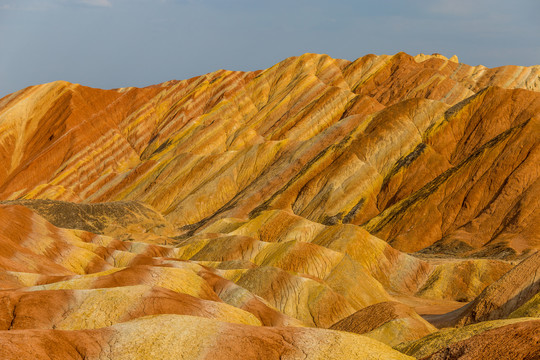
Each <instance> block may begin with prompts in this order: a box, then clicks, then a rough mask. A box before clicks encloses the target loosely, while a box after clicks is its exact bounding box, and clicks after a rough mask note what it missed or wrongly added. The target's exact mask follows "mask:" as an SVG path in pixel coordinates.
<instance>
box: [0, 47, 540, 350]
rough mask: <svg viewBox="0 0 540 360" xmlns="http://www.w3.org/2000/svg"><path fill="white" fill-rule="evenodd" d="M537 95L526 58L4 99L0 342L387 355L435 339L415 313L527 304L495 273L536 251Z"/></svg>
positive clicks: (312, 67)
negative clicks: (521, 63) (511, 62)
mask: <svg viewBox="0 0 540 360" xmlns="http://www.w3.org/2000/svg"><path fill="white" fill-rule="evenodd" d="M539 91H540V67H539V66H533V67H518V66H505V67H500V68H495V69H488V68H485V67H483V66H476V67H472V66H469V65H466V64H462V63H459V62H458V61H457V58H455V57H453V58H452V59H450V60H448V59H446V58H444V57H442V56H440V55H434V56H425V55H422V54H421V55H418V56H416V57H411V56H409V55H407V54H404V53H399V54H396V55H394V56H387V55H382V56H375V55H367V56H364V57H362V58H359V59H357V60H356V61H354V62H350V61H346V60H340V59H332V58H330V57H328V56H327V55H316V54H305V55H302V56H300V57H294V58H289V59H286V60H284V61H282V62H280V63H278V64H276V65H275V66H273V67H271V68H269V69H266V70H263V71H255V72H232V71H225V70H220V71H217V72H214V73H210V74H207V75H203V76H199V77H195V78H192V79H189V80H183V81H170V82H167V83H163V84H160V85H155V86H151V87H147V88H141V89H138V88H123V89H115V90H100V89H92V88H88V87H84V86H81V85H77V84H70V83H67V82H60V81H59V82H54V83H50V84H44V85H38V86H33V87H29V88H26V89H23V90H21V91H19V92H16V93H14V94H11V95H8V96H6V97H4V98H2V99H0V200H1V201H0V289H3V290H1V291H0V303H1V304H2V305H0V309H3V310H1V311H2V312H1V313H0V327H1V328H0V343H1V344H2V346H4V345H6V344H10V345H9V346H11V347H10V348H9V349H11V350H7V351H8V353H9V354H12V356H13V357H18V358H20V356H21V354H27V355H28V356H30V355H29V354H31V353H32V352H33V351H34V352H35V354H34V355H36V356H38V357H40V356H44V355H43V354H47V353H48V352H49V353H50V352H51V351H53V349H54V348H55V347H58V350H54V351H59V352H58V355H57V356H64V357H66V356H68V357H69V356H79V357H81V358H83V357H84V356H88V357H90V358H100V357H105V358H106V357H107V356H109V357H110V356H114V357H119V356H124V357H126V358H129V357H131V355H133V354H136V353H137V352H139V353H140V354H146V355H148V356H149V357H150V356H151V353H152V352H154V353H156V352H158V353H159V352H161V353H162V355H163V354H165V353H167V352H170V353H178V354H182V356H184V357H186V358H205V356H206V358H213V357H212V356H217V354H214V353H212V351H213V350H212V349H213V348H214V347H216V346H217V347H218V348H221V349H223V352H222V353H221V355H220V356H222V357H224V358H227V357H231V356H232V357H234V354H238V352H239V351H243V350H245V351H248V352H247V353H246V354H248V355H246V356H253V357H257V356H259V357H260V356H262V355H261V354H265V355H264V356H266V357H268V358H271V357H272V356H274V357H276V358H279V357H280V356H282V357H284V358H287V356H288V357H289V358H295V357H298V356H300V354H303V355H304V356H307V357H308V358H309V357H316V356H319V357H324V358H330V356H333V357H334V358H350V354H352V353H355V354H357V356H363V357H364V358H369V356H373V357H375V358H376V357H377V356H379V357H380V355H381V354H382V355H383V357H385V358H396V359H397V358H408V357H407V356H406V355H403V354H401V353H399V352H397V351H395V350H392V349H391V348H390V347H388V346H387V345H385V344H389V345H391V346H394V345H399V344H400V343H403V342H406V341H415V344H416V343H419V344H424V340H423V339H424V338H426V339H427V340H425V341H428V342H430V341H432V340H430V339H432V338H437V339H439V338H442V339H447V337H445V336H442V335H441V336H439V335H438V334H439V332H438V331H437V329H436V328H435V327H433V326H432V325H430V324H428V323H427V322H426V321H425V320H423V319H422V318H421V317H420V316H419V315H421V316H424V317H425V319H427V320H430V321H432V322H433V324H434V325H437V326H440V324H442V323H445V322H451V323H452V324H457V325H459V326H461V325H465V324H467V323H470V322H471V321H461V319H469V318H471V319H472V318H473V317H472V315H470V314H469V313H467V314H465V313H463V311H465V310H464V309H473V310H474V309H476V308H477V307H478V306H479V305H478V304H482V303H483V302H482V301H483V300H482V299H484V298H486V296H487V295H485V294H489V296H490V297H489V300H490V303H498V301H499V300H500V301H499V302H500V303H501V304H503V303H506V302H507V300H508V299H506V298H505V299H502V300H501V299H499V300H497V299H495V298H496V297H497V296H498V295H497V294H498V292H493V291H490V289H492V288H498V285H497V284H505V285H504V286H505V287H504V288H505V289H507V288H508V289H510V290H508V291H507V292H508V293H510V292H511V293H512V296H519V294H521V293H520V291H521V289H523V288H525V287H527V286H528V287H527V289H528V290H527V291H528V292H527V294H526V295H527V296H526V299H525V298H524V299H523V301H519V306H521V305H522V304H525V303H526V302H527V301H529V299H530V301H533V299H534V296H535V294H536V293H537V292H538V286H537V285H538V284H536V282H537V281H536V279H534V278H533V280H531V281H529V283H527V284H522V286H521V285H516V284H513V283H514V282H515V281H514V280H512V281H508V279H514V278H515V274H518V273H519V271H521V270H519V269H523V268H524V266H525V265H521V267H516V270H514V271H513V272H512V271H511V269H512V268H513V267H514V265H515V264H516V263H518V262H519V261H521V260H522V259H524V258H526V257H527V256H528V255H529V254H530V253H531V252H533V251H535V250H537V249H540V225H539V224H540V211H538V204H539V203H538V199H539V198H540V180H539V173H540V171H539V170H540V165H539V164H540V161H539V160H540V149H539V138H540V137H539V136H538V134H540V93H539ZM528 261H529V262H530V261H531V260H528ZM509 271H510V272H509ZM505 273H507V275H505ZM503 275H505V276H503ZM518 277H519V276H518ZM499 279H500V280H499ZM497 281H498V282H497ZM518 281H519V280H518ZM510 283H512V284H511V285H512V286H510V285H508V284H510ZM490 286H491V287H490ZM501 286H502V285H501ZM484 289H486V290H484ZM516 289H517V290H516ZM483 291H484V292H483ZM501 294H502V293H501ZM505 294H506V293H505ZM516 294H517V295H516ZM505 296H506V295H505ZM492 297H493V299H492ZM467 301H472V302H471V303H470V305H467V306H466V307H463V308H462V309H460V310H456V311H455V312H451V311H452V310H455V309H457V308H460V307H462V306H463V305H465V302H467ZM527 304H528V303H527ZM523 306H525V305H523ZM531 306H532V305H531ZM43 309H48V312H47V313H45V312H44V311H43ZM380 309H383V310H384V311H380ZM516 309H517V307H516ZM516 309H514V307H512V308H511V309H510V308H509V310H508V311H506V310H505V312H503V313H500V314H499V313H497V316H496V317H495V318H496V319H499V320H500V319H502V318H506V317H508V316H510V313H511V312H512V311H514V310H516ZM467 311H468V310H467ZM445 313H448V314H445ZM526 313H527V314H530V313H534V311H528V312H526ZM455 314H459V316H460V317H457V315H455ZM489 314H492V312H490V313H489ZM469 315H470V316H469ZM145 316H150V317H145ZM466 316H468V317H466ZM139 318H141V319H139ZM484 318H485V319H484ZM360 319H362V320H360ZM448 319H450V320H448ZM491 319H493V316H491V315H489V316H485V317H474V321H480V322H482V321H484V320H491ZM458 320H459V321H458ZM499 320H498V321H499ZM500 321H506V320H500ZM516 321H517V320H516ZM359 322H361V323H362V324H359ZM366 323H368V324H372V325H373V326H371V327H369V328H365V324H366ZM158 324H163V326H162V327H161V328H160V327H159V326H158ZM360 325H361V326H360ZM261 326H263V327H270V328H268V329H265V328H261ZM516 326H517V327H518V328H520V327H519V326H521V325H519V326H518V325H516ZM523 326H525V325H523ZM531 326H532V327H534V326H537V322H530V321H529V322H528V323H527V325H526V327H527V329H529V327H531ZM305 327H319V328H326V329H328V328H330V330H324V331H322V330H320V331H318V330H316V329H305ZM139 328H140V329H152V330H151V331H150V330H148V339H146V340H144V339H143V338H141V335H140V334H137V333H138V332H140V329H139ZM360 328H361V330H358V329H360ZM487 328H488V327H481V329H487ZM182 329H184V330H182ZM185 329H188V330H185ZM463 329H465V328H463ZM337 330H341V331H347V332H349V334H344V333H342V332H340V331H337ZM145 331H146V330H145ZM464 331H465V330H464ZM467 331H468V330H467ZM475 331H476V330H475ZM478 331H480V330H478ZM478 331H476V332H475V333H474V334H478ZM171 332H172V333H174V334H175V335H174V336H173V337H165V338H164V337H163V336H164V335H165V334H169V333H171ZM359 333H360V334H359ZM500 333H501V334H503V336H504V334H505V332H500ZM510 333H511V332H509V334H510ZM197 334H199V335H197ZM203 334H204V336H202V335H203ZM362 334H363V335H362ZM441 334H442V333H441ZM463 334H468V333H467V332H464V333H463ZM497 334H498V333H497ZM512 334H513V333H512ZM456 336H457V335H456ZM459 336H460V337H459V338H460V339H465V338H468V336H466V335H459ZM482 336H483V335H482ZM486 336H487V335H486ZM158 338H159V339H160V340H159V341H158V340H157V339H158ZM192 338H193V339H196V340H197V341H196V342H193V344H196V346H195V345H193V346H195V347H193V348H190V349H188V348H187V347H186V346H187V345H186V344H188V343H190V344H191V343H192V340H190V339H192ZM322 338H325V339H328V341H326V342H325V343H324V345H320V344H318V342H319V341H320V339H322ZM73 339H78V340H77V341H75V343H74V345H69V346H68V345H67V344H69V343H70V342H73ZM152 339H154V340H152ZM474 339H476V337H474V336H473V337H471V338H470V339H468V340H467V344H466V345H459V346H461V347H460V348H459V349H461V348H465V347H469V346H473V345H474V344H473V343H471V342H474ZM478 339H484V337H481V336H480V335H479V337H478ZM231 340H232V341H231ZM193 341H194V340H193ZM445 341H447V340H445ZM233 342H238V343H240V344H242V346H239V347H234V346H232V345H231V344H232V343H233ZM277 343H279V344H280V345H279V347H278V348H276V349H275V351H270V348H272V347H275V346H277V345H276V344H277ZM13 344H19V345H20V346H19V345H13ZM22 344H25V346H22ZM182 344H184V345H182ZM216 344H217V345H216ZM70 346H71V347H70ZM137 346H139V348H137ZM415 346H416V345H415ZM479 346H480V345H479ZM340 347H341V348H342V349H341V350H339V351H337V349H338V348H340ZM473 347H474V346H473ZM2 348H4V349H7V347H2ZM16 348H17V349H18V350H17V351H18V352H15V351H14V349H16ZM402 348H403V349H404V348H406V346H405V345H403V344H402V345H399V346H397V347H396V349H402ZM105 349H108V350H106V351H105ZM137 349H138V350H137ZM343 349H348V350H347V351H345V350H343ZM430 349H432V351H431V352H426V351H424V352H423V353H422V354H423V355H422V356H427V355H430V354H432V353H435V352H436V351H438V350H439V349H440V347H434V346H431V345H430ZM456 349H457V347H456ZM475 349H476V348H475ZM268 351H270V352H268ZM456 351H457V350H456ZM475 351H476V350H475ZM494 351H495V350H494ZM527 351H528V350H527ZM267 352H268V353H267ZM8 353H6V354H8ZM130 354H131V355H130ZM204 354H207V355H204ZM208 354H213V355H212V356H210V355H208ZM2 356H4V357H5V356H8V355H5V354H2ZM10 356H11V355H10ZM141 356H142V357H143V358H144V356H143V355H141ZM208 356H210V357H208ZM434 356H435V358H438V357H437V356H440V355H439V354H436V355H434ZM452 356H453V355H452ZM456 356H457V355H456ZM449 358H452V357H449Z"/></svg>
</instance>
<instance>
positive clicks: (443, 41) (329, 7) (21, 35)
mask: <svg viewBox="0 0 540 360" xmlns="http://www.w3.org/2000/svg"><path fill="white" fill-rule="evenodd" d="M538 13H540V3H539V2H538V1H534V0H516V1H514V2H511V3H510V2H506V1H502V0H492V1H490V0H475V1H465V0H453V1H451V0H434V1H424V0H411V1H408V2H406V3H405V2H403V1H399V0H387V1H384V2H378V3H377V4H375V3H372V2H368V1H354V0H341V1H332V2H331V1H325V0H311V1H309V0H297V1H292V2H287V1H282V0H278V1H273V2H262V1H248V0H228V1H224V0H200V1H197V0H131V1H128V0H0V34H1V36H0V49H2V55H1V56H0V97H2V96H5V95H7V94H8V93H11V92H14V91H17V90H19V89H22V88H24V87H26V86H30V85H35V84H40V83H46V82H51V81H55V80H65V81H69V82H74V83H80V84H83V85H87V86H92V87H98V88H105V89H108V88H118V87H127V86H139V87H140V86H148V85H152V84H157V83H161V82H164V81H168V80H173V79H186V78H190V77H193V76H197V75H202V74H205V73H208V72H212V71H215V70H218V69H227V70H242V71H251V70H256V69H265V68H268V67H270V66H272V65H274V64H275V63H277V62H279V61H281V60H283V59H285V58H287V57H291V56H299V55H301V54H303V53H306V52H310V53H321V54H328V55H330V56H332V57H334V58H343V59H348V60H351V61H352V60H355V59H356V58H358V57H361V56H364V55H366V54H370V53H374V54H395V53H397V52H400V51H404V52H407V53H409V54H411V55H416V54H418V53H425V54H431V53H441V54H443V55H445V56H447V57H450V56H452V55H457V56H458V57H459V59H460V62H463V63H467V64H470V65H478V64H482V65H485V66H488V67H496V66H502V65H523V66H530V65H536V64H539V63H540V41H538V34H539V33H540V24H539V23H538V22H537V20H536V19H535V18H534V17H535V14H538Z"/></svg>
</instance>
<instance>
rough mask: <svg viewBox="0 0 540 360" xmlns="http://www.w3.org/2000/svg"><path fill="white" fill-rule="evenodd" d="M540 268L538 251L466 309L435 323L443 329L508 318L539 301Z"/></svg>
mask: <svg viewBox="0 0 540 360" xmlns="http://www.w3.org/2000/svg"><path fill="white" fill-rule="evenodd" d="M539 269H540V252H536V253H534V254H532V255H531V256H529V257H528V258H526V259H525V260H523V261H522V262H521V263H519V264H518V265H517V266H515V267H514V268H513V269H512V270H510V271H509V272H508V273H506V274H505V275H504V276H503V277H501V278H500V279H499V280H498V281H496V282H494V283H492V284H491V285H489V286H488V287H486V288H485V289H484V291H483V292H482V293H481V294H480V295H479V296H478V297H476V298H475V299H474V300H473V301H471V302H470V303H469V304H467V305H466V306H464V307H463V308H461V309H458V310H456V311H454V312H452V313H449V314H445V315H443V316H438V317H437V316H436V317H434V318H433V319H432V320H433V321H434V322H437V323H438V324H439V325H440V326H448V325H467V324H472V323H477V322H481V321H487V320H496V319H503V318H506V317H508V316H509V315H510V314H512V313H513V312H514V311H517V310H518V309H519V308H520V307H521V306H523V305H525V304H526V303H527V302H528V301H530V300H531V301H535V300H534V299H533V298H534V297H536V295H537V294H538V292H539V291H540V271H539ZM529 306H531V307H532V306H533V304H530V305H529Z"/></svg>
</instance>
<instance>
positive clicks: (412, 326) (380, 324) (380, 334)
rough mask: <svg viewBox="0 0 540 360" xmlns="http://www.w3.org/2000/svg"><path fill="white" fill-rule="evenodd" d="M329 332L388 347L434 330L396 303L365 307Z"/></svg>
mask: <svg viewBox="0 0 540 360" xmlns="http://www.w3.org/2000/svg"><path fill="white" fill-rule="evenodd" d="M330 329H333V330H341V331H347V332H353V333H356V334H364V335H365V336H368V337H370V338H373V339H375V340H379V341H381V342H384V343H386V344H388V345H390V346H395V345H397V344H400V343H402V342H406V341H412V340H417V339H419V338H421V337H424V336H426V335H428V334H430V333H432V332H434V331H436V330H437V329H436V328H435V327H433V325H431V324H430V323H428V322H427V321H425V320H424V319H422V318H421V317H420V316H419V315H418V314H417V313H416V312H415V311H414V310H412V309H411V308H409V307H408V306H406V305H403V304H401V303H398V302H382V303H378V304H375V305H371V306H368V307H366V308H364V309H362V310H359V311H357V312H355V313H354V314H352V315H350V316H348V317H346V318H344V319H342V320H340V321H338V322H337V323H335V324H334V325H332V326H331V327H330Z"/></svg>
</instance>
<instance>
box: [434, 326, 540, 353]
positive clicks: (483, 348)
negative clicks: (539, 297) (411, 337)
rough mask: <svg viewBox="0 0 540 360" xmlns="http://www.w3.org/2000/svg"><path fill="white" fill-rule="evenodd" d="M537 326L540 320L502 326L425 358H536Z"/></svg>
mask: <svg viewBox="0 0 540 360" xmlns="http://www.w3.org/2000/svg"><path fill="white" fill-rule="evenodd" d="M539 330H540V320H537V321H526V322H519V323H516V324H512V325H507V326H502V327H499V328H496V329H492V330H488V331H485V332H483V333H481V334H479V335H476V336H473V337H471V338H469V339H467V340H463V341H460V342H457V343H454V344H452V345H450V346H449V347H447V348H446V349H442V350H439V351H438V352H436V353H434V354H432V355H430V356H428V357H425V358H424V359H433V360H435V359H437V360H438V359H441V360H442V359H448V360H450V359H505V358H506V359H537V358H539V357H540V331H539ZM501 339H504V342H503V343H501Z"/></svg>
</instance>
